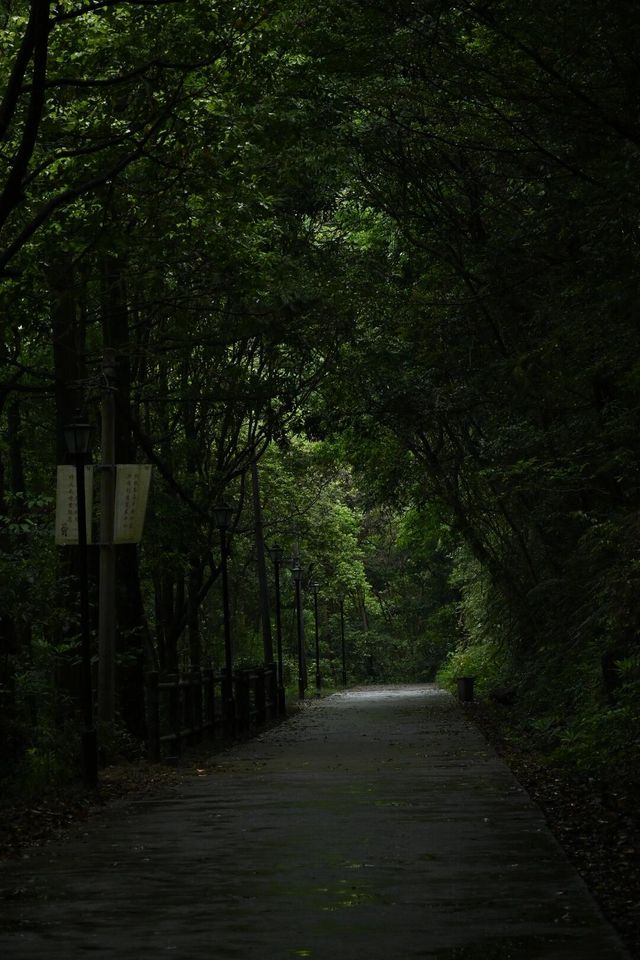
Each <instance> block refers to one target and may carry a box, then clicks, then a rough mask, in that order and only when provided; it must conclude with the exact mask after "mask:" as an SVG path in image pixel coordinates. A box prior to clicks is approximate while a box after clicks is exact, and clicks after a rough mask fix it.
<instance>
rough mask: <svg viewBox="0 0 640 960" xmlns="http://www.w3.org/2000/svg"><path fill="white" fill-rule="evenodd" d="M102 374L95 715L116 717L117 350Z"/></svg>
mask: <svg viewBox="0 0 640 960" xmlns="http://www.w3.org/2000/svg"><path fill="white" fill-rule="evenodd" d="M102 374H103V378H104V384H103V388H102V405H101V416H102V469H101V472H100V587H99V602H98V654H99V667H98V717H99V718H100V720H101V721H102V722H103V723H112V722H113V720H114V718H115V654H116V555H115V547H114V545H113V520H114V513H115V487H116V466H115V446H116V430H115V425H116V424H115V420H116V418H115V389H116V352H115V350H112V349H111V348H106V349H105V350H104V354H103V361H102Z"/></svg>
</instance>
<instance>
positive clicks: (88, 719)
mask: <svg viewBox="0 0 640 960" xmlns="http://www.w3.org/2000/svg"><path fill="white" fill-rule="evenodd" d="M91 430H92V428H91V425H90V424H88V423H84V422H82V421H81V420H80V418H79V417H76V420H75V421H74V422H73V423H70V424H68V426H66V427H65V428H64V438H65V442H66V445H67V450H68V451H69V453H70V454H71V456H72V457H73V461H74V464H75V468H76V500H77V508H78V546H79V548H80V550H79V561H80V562H79V579H80V643H81V663H82V675H81V677H82V679H81V691H82V712H83V727H84V729H83V731H82V773H83V776H84V780H85V783H86V784H87V785H88V786H90V787H95V786H96V785H97V783H98V738H97V734H96V729H95V725H94V721H93V686H92V683H91V634H90V625H89V570H88V553H87V512H86V502H87V500H86V491H85V483H84V467H85V463H86V462H87V459H88V457H87V454H88V452H89V443H90V440H91Z"/></svg>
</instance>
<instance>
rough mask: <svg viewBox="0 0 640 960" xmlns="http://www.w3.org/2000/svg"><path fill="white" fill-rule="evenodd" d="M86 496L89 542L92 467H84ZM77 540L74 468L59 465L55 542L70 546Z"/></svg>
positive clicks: (91, 506) (91, 508) (89, 537)
mask: <svg viewBox="0 0 640 960" xmlns="http://www.w3.org/2000/svg"><path fill="white" fill-rule="evenodd" d="M84 489H85V497H86V518H87V543H91V517H92V515H93V467H92V466H91V465H87V466H85V468H84ZM77 542H78V491H77V486H76V468H75V467H74V466H59V467H58V476H57V482H56V543H57V544H59V545H60V546H63V547H65V546H70V545H72V544H76V543H77Z"/></svg>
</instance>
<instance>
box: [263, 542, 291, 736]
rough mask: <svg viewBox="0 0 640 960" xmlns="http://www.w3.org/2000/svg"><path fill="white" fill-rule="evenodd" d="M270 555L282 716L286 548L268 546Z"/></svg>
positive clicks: (282, 712)
mask: <svg viewBox="0 0 640 960" xmlns="http://www.w3.org/2000/svg"><path fill="white" fill-rule="evenodd" d="M267 550H268V552H269V557H270V558H271V562H272V563H273V572H274V577H275V587H276V655H277V657H278V713H279V715H280V716H281V717H284V715H285V714H286V709H287V708H286V698H285V693H284V665H283V662H282V614H281V607H280V564H281V563H282V557H283V555H284V550H283V549H282V547H281V546H280V544H279V543H274V544H273V546H271V547H267Z"/></svg>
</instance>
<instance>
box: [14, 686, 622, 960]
mask: <svg viewBox="0 0 640 960" xmlns="http://www.w3.org/2000/svg"><path fill="white" fill-rule="evenodd" d="M0 887H1V888H2V892H3V895H4V900H3V903H2V904H1V914H0V956H2V957H4V958H6V960H27V958H28V960H41V958H42V960H75V958H79V957H86V956H88V955H94V956H103V957H113V958H114V960H115V958H118V960H152V958H153V960H157V958H159V957H162V956H165V955H169V956H174V957H180V958H184V960H227V958H237V960H244V958H247V960H248V958H260V960H295V958H296V957H311V958H314V960H359V958H363V960H409V958H418V957H420V958H436V960H472V958H478V960H508V958H513V960H515V958H517V960H623V958H625V957H626V956H627V954H626V953H625V951H624V949H623V948H622V946H621V944H620V942H619V940H618V938H617V936H616V935H615V933H614V931H613V930H612V928H611V927H610V926H609V925H608V924H607V923H606V922H605V921H604V919H603V918H602V916H601V915H600V913H599V911H598V909H597V907H596V905H595V903H594V901H593V900H592V899H591V897H590V895H589V894H588V892H587V890H586V887H585V886H584V884H583V882H582V881H581V880H580V878H579V877H578V876H577V874H576V873H575V871H574V870H573V868H572V867H571V866H570V865H569V864H568V862H567V860H566V858H565V857H564V854H563V853H562V851H561V849H560V848H559V846H558V845H557V843H556V842H555V840H554V839H553V837H552V836H551V834H550V833H549V831H548V829H547V827H546V825H545V823H544V820H543V818H542V816H541V814H540V812H539V810H538V809H537V807H535V806H534V804H533V803H532V802H531V801H530V800H529V798H528V797H527V795H526V793H525V792H524V791H523V789H522V788H521V787H520V786H519V784H518V783H517V782H516V780H515V779H514V778H513V776H512V774H511V773H510V772H509V770H508V769H507V768H506V767H505V765H504V764H503V763H502V762H501V761H500V760H499V759H498V758H497V757H496V755H495V753H494V752H493V750H492V748H491V747H490V746H488V744H487V743H486V742H485V740H484V739H483V737H482V736H481V734H480V733H479V732H478V730H477V729H476V728H475V727H474V726H473V725H472V724H471V723H470V722H468V721H467V720H466V718H465V717H464V713H463V710H462V709H461V708H460V706H459V705H458V704H457V703H456V702H455V701H454V700H453V698H452V697H450V696H449V695H448V694H446V693H443V692H442V691H440V690H438V689H437V688H436V687H435V686H433V685H421V686H397V687H373V688H362V689H358V690H352V691H349V692H346V693H342V694H337V695H334V696H332V697H329V698H327V699H326V700H321V701H318V702H313V703H311V704H309V705H308V706H307V707H305V709H304V710H303V712H302V713H301V715H299V716H298V717H296V718H294V719H293V720H291V721H289V722H288V723H286V724H284V725H283V726H281V727H279V728H277V729H274V730H272V731H270V732H269V733H267V734H265V735H263V736H262V737H261V738H259V739H258V740H253V741H250V742H248V743H246V744H244V745H242V746H239V747H236V748H233V749H232V750H230V751H228V752H227V753H225V754H222V755H220V756H219V757H218V758H217V763H216V766H215V769H214V772H213V773H212V775H211V776H209V777H207V778H202V779H199V780H197V781H195V782H189V783H187V784H186V785H183V786H181V787H180V788H179V790H176V791H175V792H174V794H173V795H169V796H163V797H159V798H158V799H157V800H155V801H142V802H139V803H134V804H132V805H131V806H130V807H129V808H127V810H126V814H123V813H122V811H120V813H119V814H118V815H117V816H116V815H115V814H114V815H111V816H108V817H107V818H106V819H105V820H104V821H101V822H97V823H95V824H92V825H91V826H89V827H88V828H86V832H85V834H84V835H83V836H79V837H77V838H75V839H73V840H71V841H69V842H68V843H66V844H59V845H57V846H56V847H49V848H47V849H46V850H43V851H41V852H40V853H39V854H37V855H34V856H32V857H31V859H28V860H25V861H21V862H19V863H5V864H2V865H1V866H0Z"/></svg>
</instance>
